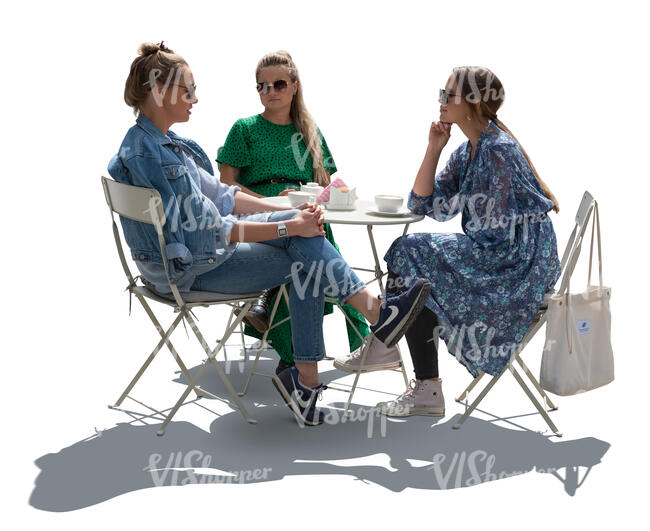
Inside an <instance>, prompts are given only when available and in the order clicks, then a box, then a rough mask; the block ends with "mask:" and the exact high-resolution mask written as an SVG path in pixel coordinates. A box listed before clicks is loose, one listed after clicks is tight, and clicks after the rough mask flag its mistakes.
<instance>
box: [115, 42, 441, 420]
mask: <svg viewBox="0 0 650 531" xmlns="http://www.w3.org/2000/svg"><path fill="white" fill-rule="evenodd" d="M195 92H196V85H195V84H194V77H193V75H192V72H191V70H190V68H189V66H188V64H187V63H186V61H185V60H184V59H183V58H182V57H181V56H179V55H177V54H175V53H174V52H173V51H172V50H170V49H169V48H167V47H165V46H164V45H163V43H160V44H159V45H155V44H151V43H145V44H142V45H141V46H140V49H139V56H138V57H137V58H136V59H135V60H134V61H133V63H132V65H131V71H130V73H129V77H128V78H127V81H126V86H125V90H124V99H125V101H126V103H127V104H128V105H129V106H131V107H133V109H134V112H135V114H136V116H137V120H136V125H135V126H133V127H132V128H131V129H130V130H129V131H128V132H127V134H126V136H125V138H124V141H123V142H122V145H121V147H120V150H119V152H118V154H117V155H116V156H114V157H113V159H112V160H111V162H110V164H109V168H108V169H109V172H110V174H111V176H112V177H113V178H114V179H115V180H116V181H119V182H123V183H126V184H130V185H134V186H142V187H147V188H154V189H156V190H157V191H158V192H159V193H160V196H161V199H162V201H163V207H164V210H165V214H166V219H167V221H166V222H165V225H164V226H163V232H164V237H165V241H166V242H167V245H166V248H165V249H164V250H163V252H164V253H165V256H166V257H167V259H168V261H169V265H170V267H169V279H168V277H167V274H166V273H165V271H164V267H163V264H162V257H161V254H160V253H161V250H160V248H159V245H158V239H157V236H156V234H155V229H154V228H153V227H152V226H151V225H148V224H145V223H140V222H137V221H133V220H129V219H125V218H121V222H122V227H123V229H124V235H125V238H126V241H127V244H128V245H129V248H130V249H131V253H132V257H133V259H134V260H135V262H136V264H137V266H138V269H139V270H140V272H141V273H142V276H143V277H144V278H145V279H146V280H148V281H149V282H151V283H152V284H154V287H155V289H156V290H157V291H160V292H169V291H170V289H171V288H170V287H169V282H172V283H174V284H175V285H176V286H177V288H178V289H179V291H181V292H187V291H190V290H192V289H194V290H201V291H214V292H219V293H234V294H236V293H250V292H255V291H260V290H263V289H267V288H271V287H274V286H278V285H280V284H283V283H285V282H286V280H287V279H291V281H292V282H291V289H290V294H289V299H290V308H291V320H292V321H293V322H294V326H293V327H292V341H293V346H294V351H295V361H296V366H295V367H289V368H287V369H286V370H284V371H283V372H281V373H280V374H279V375H278V379H277V380H274V384H275V385H276V387H277V388H278V391H280V393H281V394H282V397H283V398H284V400H285V402H286V403H287V405H289V407H290V408H291V409H292V410H293V411H294V413H295V414H296V415H297V416H299V417H300V418H299V420H300V421H301V422H303V423H305V424H308V425H310V424H311V425H315V424H320V423H322V422H323V417H324V415H323V413H322V412H317V411H316V399H317V396H318V395H319V394H320V392H321V391H322V390H323V389H325V386H324V385H321V384H319V383H318V369H317V363H316V362H317V361H319V360H321V359H322V358H323V330H322V324H323V305H324V292H325V291H328V292H330V293H334V294H335V295H336V296H337V297H338V299H339V301H340V302H341V304H346V303H347V304H350V305H352V306H353V307H354V308H356V309H357V310H359V312H361V313H362V315H363V316H364V317H365V318H366V319H368V321H369V322H371V323H374V325H372V327H371V329H372V330H373V331H374V332H375V333H376V334H377V337H378V338H380V339H381V340H382V341H386V343H388V344H390V345H393V344H395V343H396V342H397V341H398V340H399V338H400V337H401V336H402V335H403V334H404V332H405V331H406V329H407V328H408V326H409V325H410V323H411V322H412V320H413V319H415V317H416V316H417V314H418V312H419V311H420V310H421V309H422V307H423V305H424V302H425V300H426V297H427V295H428V290H429V284H428V282H426V281H418V282H415V283H414V285H413V287H412V288H411V289H410V290H408V291H407V292H405V293H403V294H400V296H397V297H391V298H388V299H386V301H384V302H382V301H380V300H379V298H378V297H376V296H374V295H372V294H371V293H370V292H369V291H368V289H367V288H366V287H365V286H364V284H363V282H361V281H360V280H359V278H358V277H357V276H356V274H355V273H354V271H352V270H351V268H350V267H349V266H348V265H347V263H346V262H345V261H344V260H343V259H342V258H341V255H340V254H339V253H338V251H336V249H335V248H334V247H333V246H332V245H331V244H330V243H329V242H328V241H327V240H326V239H325V238H324V237H323V236H324V235H325V232H324V230H323V221H324V220H323V214H322V212H321V210H320V208H319V207H317V206H314V205H311V206H310V205H307V204H304V205H301V206H300V207H299V209H286V208H283V207H279V206H274V205H272V204H270V203H267V202H265V201H263V200H262V199H259V198H256V197H253V196H251V195H248V194H246V193H243V192H242V191H241V189H240V188H239V187H238V186H230V185H227V184H223V183H221V182H220V181H219V179H217V178H216V177H215V176H214V175H213V170H212V165H211V164H210V161H209V160H208V157H207V156H206V155H205V153H204V152H203V150H202V149H201V148H200V147H199V146H198V145H197V144H196V143H195V142H193V141H191V140H188V139H185V138H181V137H179V136H178V135H176V134H174V133H173V132H172V131H170V130H169V128H170V127H171V126H172V125H173V124H174V123H177V122H186V121H188V120H189V118H190V114H191V109H192V107H193V105H195V104H196V103H198V99H197V98H196V93H195ZM256 212H257V214H254V213H256ZM260 212H261V213H260ZM238 216H239V217H238ZM319 265H323V267H319ZM315 272H318V273H315Z"/></svg>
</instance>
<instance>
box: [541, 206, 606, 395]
mask: <svg viewBox="0 0 650 531" xmlns="http://www.w3.org/2000/svg"><path fill="white" fill-rule="evenodd" d="M592 217H593V219H592V227H591V249H590V251H589V276H588V278H587V288H586V289H585V291H584V292H583V293H571V292H570V289H569V282H567V287H566V291H565V292H563V293H557V294H555V295H553V296H552V297H551V298H550V300H549V304H548V310H547V316H548V321H547V324H546V343H545V345H544V353H543V355H542V368H541V372H540V384H541V386H542V387H543V388H544V389H546V390H547V391H550V392H551V393H554V394H556V395H562V396H566V395H575V394H577V393H582V392H584V391H589V390H591V389H595V388H597V387H601V386H603V385H606V384H608V383H610V382H611V381H612V380H614V355H613V353H612V343H611V336H610V334H611V314H610V309H609V299H610V295H611V291H612V290H611V288H609V287H605V286H603V264H602V251H601V245H600V216H599V215H598V203H597V202H596V201H594V208H593V212H592ZM594 228H595V229H596V232H597V234H598V273H599V277H600V282H599V285H598V286H592V285H591V284H590V282H591V263H592V257H593V250H594Z"/></svg>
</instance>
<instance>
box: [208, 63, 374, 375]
mask: <svg viewBox="0 0 650 531" xmlns="http://www.w3.org/2000/svg"><path fill="white" fill-rule="evenodd" d="M255 77H256V79H257V91H258V93H259V95H260V101H261V102H262V105H264V112H263V113H261V114H257V115H255V116H250V117H248V118H241V119H239V120H237V121H236V122H235V123H234V125H233V126H232V128H231V130H230V133H229V134H228V137H227V139H226V143H225V144H224V146H223V147H222V148H221V149H220V150H219V153H218V155H217V162H218V163H219V164H220V171H221V181H222V182H223V183H225V184H231V185H235V184H236V185H237V186H239V187H240V188H241V189H242V191H244V192H246V193H248V194H251V195H253V196H256V197H269V196H277V195H286V194H287V193H288V191H289V189H290V188H292V187H293V188H299V187H300V184H304V183H307V182H316V183H318V184H319V185H321V186H327V185H328V184H329V182H330V175H331V174H333V173H334V172H335V171H336V166H335V164H334V159H333V158H332V155H331V153H330V151H329V148H328V147H327V142H325V138H324V137H323V135H322V134H321V132H320V130H319V129H318V127H317V126H316V124H315V123H314V120H313V119H312V117H311V116H310V115H309V113H308V112H307V109H306V108H305V104H304V102H303V97H302V85H301V83H300V78H299V76H298V69H297V68H296V65H295V64H294V62H293V60H292V59H291V56H290V55H289V53H287V52H285V51H279V52H275V53H270V54H267V55H265V56H264V57H263V58H262V59H261V60H260V62H259V63H258V64H257V68H256V70H255ZM325 232H326V235H327V239H328V240H329V241H330V243H331V244H332V245H334V247H336V249H337V250H338V246H337V245H336V243H335V241H334V236H333V234H332V229H331V228H330V226H329V224H325ZM276 293H277V292H276ZM274 296H275V293H273V292H271V293H266V294H265V296H264V297H263V298H262V300H260V301H259V304H257V305H256V308H254V311H255V312H256V314H255V320H254V321H252V322H253V323H254V324H255V325H256V328H257V329H256V328H253V327H252V326H250V325H247V326H246V329H245V333H246V334H247V335H250V336H253V337H257V338H261V337H262V333H261V332H260V331H259V330H258V329H262V330H263V329H264V328H265V327H268V316H266V315H265V314H266V312H267V311H268V308H270V307H273V300H272V298H273V297H274ZM332 311H333V305H332V304H329V303H328V304H326V305H325V314H329V313H332ZM343 311H344V312H345V313H346V314H347V316H348V317H349V318H350V320H351V321H352V322H353V323H354V325H355V326H356V328H357V329H358V330H359V332H360V333H361V335H362V336H364V337H365V336H367V335H368V333H369V330H368V326H367V324H366V321H365V319H364V318H363V316H362V315H361V314H360V313H359V312H357V311H356V310H355V309H354V308H352V307H351V306H349V305H346V306H344V307H343ZM288 315H289V311H288V308H287V307H286V305H285V302H284V300H281V301H280V304H279V306H278V311H277V313H276V316H275V322H277V321H280V320H282V319H284V318H285V317H287V316H288ZM265 317H266V319H267V321H266V322H265V321H264V318H265ZM346 327H347V333H348V343H349V346H350V351H353V350H355V349H357V348H359V347H360V345H361V339H360V338H359V336H358V334H357V333H356V332H355V331H354V330H353V329H352V328H351V327H350V324H349V323H348V321H347V320H346ZM268 340H269V343H270V344H271V346H273V348H274V349H275V350H276V351H277V352H278V354H279V355H280V364H279V365H278V368H277V369H276V372H277V371H280V370H282V369H284V368H286V367H287V366H290V365H292V364H293V352H292V344H291V325H290V323H289V322H286V323H284V324H282V325H280V326H277V327H275V328H273V329H271V331H270V332H269V335H268Z"/></svg>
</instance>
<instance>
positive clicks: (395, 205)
mask: <svg viewBox="0 0 650 531" xmlns="http://www.w3.org/2000/svg"><path fill="white" fill-rule="evenodd" d="M402 203H404V199H403V198H402V197H400V196H399V195H383V194H382V195H376V196H375V204H376V205H377V210H379V211H380V212H390V213H394V212H397V211H398V210H399V209H400V207H401V206H402Z"/></svg>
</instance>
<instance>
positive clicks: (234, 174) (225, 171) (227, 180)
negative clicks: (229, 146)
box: [219, 162, 264, 197]
mask: <svg viewBox="0 0 650 531" xmlns="http://www.w3.org/2000/svg"><path fill="white" fill-rule="evenodd" d="M219 179H220V180H221V182H222V183H223V184H229V185H230V186H235V185H236V186H239V187H240V188H241V189H242V192H246V193H247V194H248V195H252V196H253V197H264V196H263V195H261V194H258V193H257V192H253V190H251V189H250V188H247V187H245V186H243V185H241V184H239V183H238V182H237V179H239V168H237V167H235V166H231V165H230V164H226V163H225V162H222V163H221V172H220V173H219Z"/></svg>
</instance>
